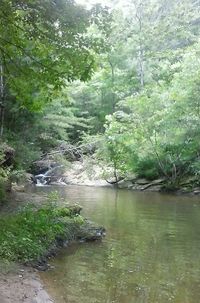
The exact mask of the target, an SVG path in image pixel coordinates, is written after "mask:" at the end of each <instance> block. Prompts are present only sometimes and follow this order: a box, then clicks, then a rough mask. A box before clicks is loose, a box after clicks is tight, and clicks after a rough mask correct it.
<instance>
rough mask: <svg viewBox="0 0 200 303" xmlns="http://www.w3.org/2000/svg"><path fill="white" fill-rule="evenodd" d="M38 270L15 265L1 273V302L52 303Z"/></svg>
mask: <svg viewBox="0 0 200 303" xmlns="http://www.w3.org/2000/svg"><path fill="white" fill-rule="evenodd" d="M52 302H53V300H52V299H51V298H50V296H49V295H48V294H47V292H46V291H45V290H44V287H43V285H42V282H41V280H40V278H39V275H38V274H37V271H36V270H34V269H31V268H27V267H23V266H16V265H15V266H14V268H13V267H12V270H9V271H8V272H1V273H0V303H52Z"/></svg>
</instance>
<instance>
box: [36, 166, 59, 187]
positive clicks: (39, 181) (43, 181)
mask: <svg viewBox="0 0 200 303" xmlns="http://www.w3.org/2000/svg"><path fill="white" fill-rule="evenodd" d="M61 167H63V165H59V166H55V167H50V168H49V169H48V170H47V171H46V172H45V173H44V174H38V175H35V179H36V185H37V186H44V185H49V184H50V183H51V181H52V178H53V177H55V176H56V175H57V174H55V175H54V173H55V172H56V170H58V169H59V168H61ZM59 180H61V178H60V177H58V182H59ZM62 184H63V182H62Z"/></svg>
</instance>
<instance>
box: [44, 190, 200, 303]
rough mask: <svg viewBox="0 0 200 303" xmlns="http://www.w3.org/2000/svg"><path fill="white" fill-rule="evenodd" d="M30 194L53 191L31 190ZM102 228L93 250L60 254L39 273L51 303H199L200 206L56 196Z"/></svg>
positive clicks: (122, 193) (87, 193) (94, 194)
mask: <svg viewBox="0 0 200 303" xmlns="http://www.w3.org/2000/svg"><path fill="white" fill-rule="evenodd" d="M38 190H40V191H41V190H46V191H47V190H53V189H52V188H51V187H49V188H39V189H38ZM57 190H59V191H60V193H61V195H62V196H63V197H64V198H66V199H67V200H68V201H71V202H79V203H80V204H81V205H82V206H83V209H84V210H83V214H84V215H85V216H86V217H87V218H89V219H91V220H93V221H95V222H96V223H98V224H100V225H103V226H105V227H106V229H107V235H106V237H105V239H104V240H103V241H102V242H101V243H82V244H79V245H71V246H70V247H69V248H66V249H63V250H62V251H61V253H60V254H59V256H58V257H56V259H54V260H52V262H51V264H52V265H53V266H54V269H52V270H50V271H48V272H45V273H42V274H41V277H42V279H43V281H44V284H45V286H46V288H47V289H48V291H49V293H50V294H51V295H52V297H53V298H54V299H55V302H56V303H66V302H67V303H166V302H174V303H198V302H200V203H199V202H200V198H198V197H195V198H192V197H186V196H185V197H180V196H171V195H161V194H158V193H141V192H132V191H128V190H115V189H111V188H92V187H76V186H67V187H60V188H57Z"/></svg>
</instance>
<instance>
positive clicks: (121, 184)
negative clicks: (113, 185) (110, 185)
mask: <svg viewBox="0 0 200 303" xmlns="http://www.w3.org/2000/svg"><path fill="white" fill-rule="evenodd" d="M117 185H118V187H119V188H128V189H130V188H132V187H133V183H132V182H131V181H126V180H121V181H119V182H118V184H117Z"/></svg>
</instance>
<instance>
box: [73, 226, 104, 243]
mask: <svg viewBox="0 0 200 303" xmlns="http://www.w3.org/2000/svg"><path fill="white" fill-rule="evenodd" d="M105 234H106V230H105V228H104V227H102V226H100V227H98V226H95V225H94V224H93V223H92V222H90V221H86V223H85V224H83V225H82V226H81V228H80V230H79V232H78V234H77V239H78V240H79V241H84V242H90V241H97V240H102V238H103V237H104V236H105Z"/></svg>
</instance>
